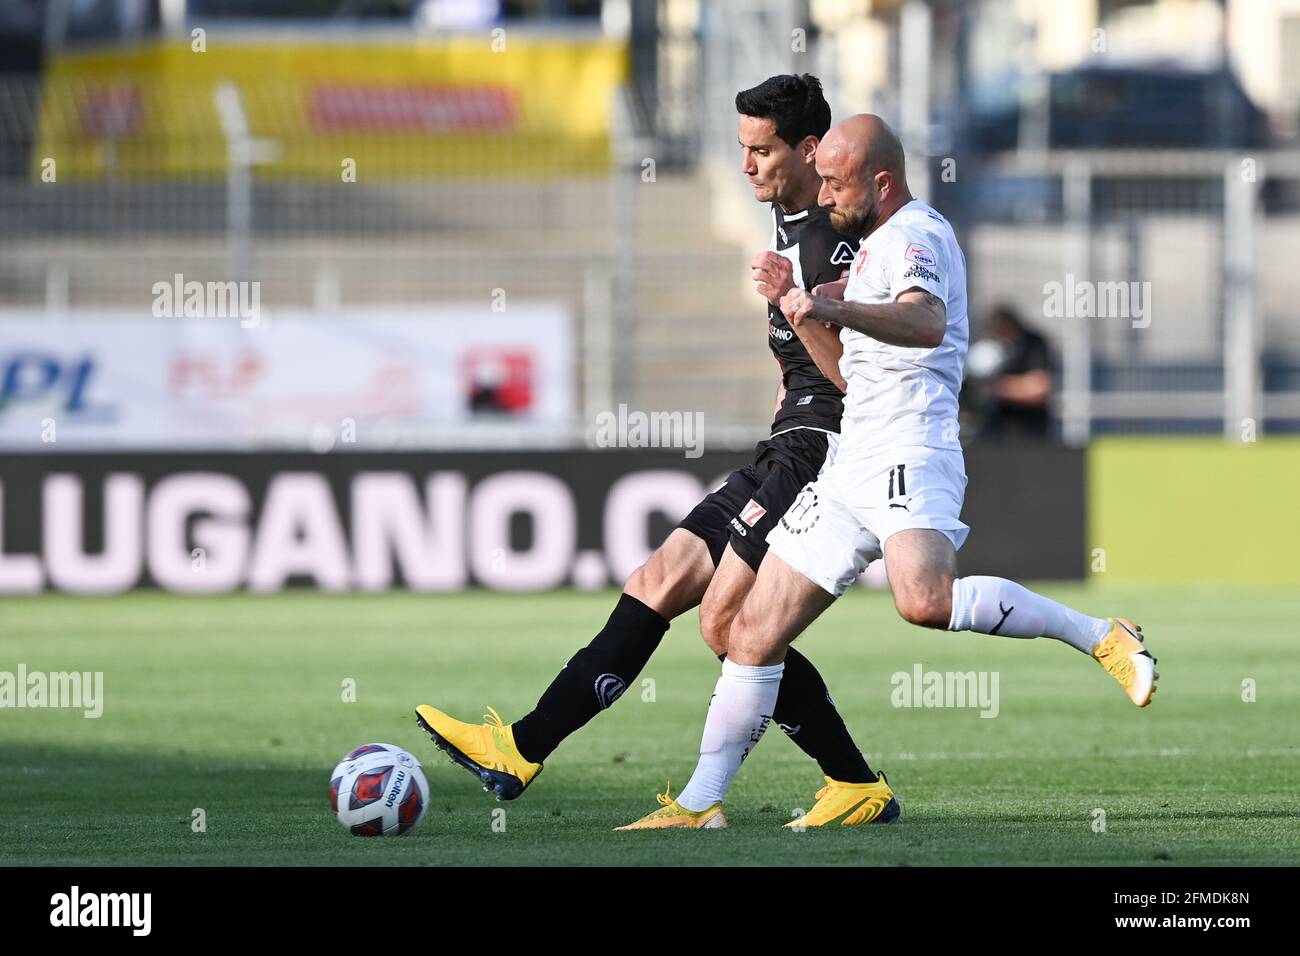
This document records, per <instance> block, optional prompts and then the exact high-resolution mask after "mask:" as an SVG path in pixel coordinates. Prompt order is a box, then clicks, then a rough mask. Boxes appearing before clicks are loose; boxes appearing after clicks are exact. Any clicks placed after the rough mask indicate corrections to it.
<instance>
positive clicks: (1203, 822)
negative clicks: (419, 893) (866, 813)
mask: <svg viewBox="0 0 1300 956" xmlns="http://www.w3.org/2000/svg"><path fill="white" fill-rule="evenodd" d="M1045 590H1047V591H1048V593H1051V594H1052V595H1053V596H1055V597H1057V598H1060V599H1062V600H1065V601H1068V602H1071V603H1074V604H1076V605H1078V606H1080V607H1081V608H1084V609H1088V610H1092V611H1095V612H1097V613H1112V614H1113V613H1119V612H1122V613H1125V614H1127V615H1130V616H1133V617H1134V618H1136V619H1137V620H1138V621H1139V622H1141V623H1142V624H1143V625H1144V626H1145V628H1146V632H1147V634H1148V635H1149V640H1150V643H1151V646H1152V648H1153V650H1154V652H1155V654H1156V655H1157V656H1158V657H1159V658H1160V671H1161V685H1160V686H1161V689H1160V693H1159V694H1158V695H1157V697H1156V699H1155V702H1154V704H1153V705H1152V706H1151V707H1150V708H1148V709H1147V710H1145V711H1138V710H1137V709H1135V708H1134V707H1133V706H1132V705H1131V704H1130V703H1129V702H1128V701H1127V699H1126V698H1125V697H1124V696H1123V694H1122V692H1121V691H1120V689H1119V688H1118V687H1117V686H1115V685H1114V684H1113V682H1112V681H1110V679H1109V678H1107V677H1106V676H1105V674H1103V673H1102V671H1101V670H1100V668H1098V667H1097V666H1096V665H1095V664H1093V663H1092V662H1090V661H1088V660H1086V659H1085V658H1084V657H1082V656H1081V655H1079V654H1078V653H1076V652H1075V651H1072V650H1070V649H1069V648H1067V647H1065V646H1064V645H1061V644H1059V643H1057V642H1054V641H1048V640H1039V641H1014V640H1004V639H998V638H991V637H984V636H977V635H969V634H960V635H959V634H948V633H940V632H929V631H923V630H920V629H917V628H913V627H910V626H908V625H906V624H904V623H903V622H901V621H900V620H899V619H898V618H897V617H896V615H895V614H894V612H893V609H892V606H891V605H890V603H889V601H888V599H887V598H886V597H884V596H882V595H879V594H867V593H854V594H851V595H850V596H849V597H847V598H846V599H845V600H843V601H841V602H840V603H839V605H837V606H836V607H835V608H832V610H831V611H830V612H829V613H828V614H827V615H826V616H825V617H824V618H823V619H822V620H821V621H819V622H818V623H817V624H816V625H815V626H814V627H813V629H812V630H811V631H810V633H809V634H807V635H806V636H805V637H804V638H802V639H801V641H800V647H801V648H802V649H803V651H804V652H805V653H806V654H807V655H808V656H809V657H811V658H812V660H813V661H814V662H815V663H817V664H818V665H819V666H820V667H821V669H822V670H823V673H824V674H825V675H826V677H827V681H828V683H829V685H830V687H831V690H832V692H833V693H834V695H835V699H836V701H837V702H838V703H839V705H840V707H841V710H842V712H843V713H844V715H845V718H846V720H847V721H848V724H849V727H850V729H851V730H852V731H853V732H854V735H855V736H856V737H857V739H858V741H859V743H860V744H861V746H862V748H863V750H864V751H865V752H866V754H867V757H868V759H869V760H870V762H871V764H872V765H873V766H876V767H883V768H884V769H885V770H886V771H887V772H888V773H889V775H890V781H891V783H892V784H893V786H894V788H895V790H896V791H897V792H898V794H899V798H900V800H901V802H902V805H903V816H902V820H901V821H900V822H899V824H897V825H895V826H890V827H884V826H876V827H858V828H841V827H833V828H829V829H827V830H824V831H821V830H816V831H808V832H805V833H794V832H791V831H786V830H783V829H781V827H780V824H782V823H784V822H785V821H787V820H789V819H790V817H791V813H792V811H793V810H794V808H796V807H807V806H809V805H810V803H811V800H812V796H813V792H814V791H815V790H816V789H817V787H818V785H819V784H820V782H821V780H820V777H819V776H818V773H817V770H816V767H815V766H814V765H813V764H812V763H811V762H810V761H808V759H807V758H806V757H804V755H803V754H802V753H801V752H800V751H799V750H798V749H797V748H796V747H795V746H794V745H793V744H791V742H790V741H788V740H787V739H785V738H784V735H782V734H781V733H780V732H778V731H776V730H773V732H771V733H769V734H768V735H767V738H766V739H765V740H764V742H763V744H762V746H761V747H759V748H758V750H757V751H756V752H755V753H754V754H753V755H752V756H751V758H750V759H749V760H748V761H747V762H746V764H745V767H744V769H743V771H742V772H741V774H740V777H739V778H738V780H737V783H736V785H735V787H734V788H733V789H732V792H731V794H730V797H729V800H728V816H729V818H730V821H731V829H729V830H727V831H724V832H708V833H682V832H671V833H633V834H616V833H611V832H610V828H611V827H613V826H615V825H617V824H621V823H625V822H627V821H629V820H632V819H634V818H635V817H637V816H639V815H641V814H642V813H644V812H646V811H647V810H649V809H652V808H653V807H654V806H655V804H654V794H655V791H656V789H662V788H663V784H664V781H665V780H667V779H671V780H672V782H673V785H674V792H676V789H677V788H678V787H679V786H680V785H681V784H682V783H684V782H685V780H686V778H687V777H688V776H689V774H690V771H691V768H692V767H693V766H694V760H695V753H696V751H697V748H698V744H699V737H700V730H701V727H702V724H703V718H704V712H705V708H706V706H707V703H708V699H709V694H710V692H711V690H712V687H713V683H714V681H715V680H716V678H717V673H718V665H717V661H716V660H715V659H714V658H712V657H711V656H710V655H709V654H708V653H707V652H706V651H705V649H704V647H703V645H702V643H701V642H700V640H699V638H698V636H697V632H696V626H697V621H696V618H695V615H693V614H692V615H687V616H685V617H683V618H682V619H681V620H679V621H678V622H677V623H676V624H675V625H674V626H673V628H672V630H671V631H670V632H669V635H668V637H667V638H666V639H665V641H664V645H663V646H662V647H661V649H660V651H659V653H658V654H657V655H656V656H655V658H654V659H653V660H651V662H650V665H649V667H648V668H647V670H646V672H645V674H644V675H643V677H646V678H653V680H654V698H655V699H654V701H653V702H645V701H643V700H642V690H641V688H640V687H639V686H634V687H632V688H630V689H629V690H628V692H627V694H626V695H625V696H624V698H623V699H622V700H621V701H620V702H619V703H618V704H617V705H616V706H615V707H614V708H613V709H611V710H610V711H609V712H608V713H605V714H602V715H601V716H600V717H598V718H597V719H596V720H595V721H593V722H592V723H591V724H590V725H588V727H587V728H585V729H584V730H583V731H581V732H580V733H578V734H576V735H575V736H573V737H571V738H570V739H569V740H568V741H566V742H565V744H564V745H563V746H561V748H560V749H559V750H558V751H557V752H556V753H555V754H554V755H553V756H552V758H551V760H550V761H549V762H548V765H547V768H546V771H545V773H543V774H542V776H541V777H540V778H539V780H538V781H537V783H536V784H534V786H533V787H532V788H531V789H530V790H529V791H528V793H527V794H526V795H525V796H524V797H523V798H521V799H520V800H518V801H515V802H514V803H506V804H498V803H496V802H495V801H493V800H492V799H491V798H490V797H489V796H488V795H487V794H485V793H483V792H482V791H481V790H480V789H479V787H478V786H477V784H476V783H475V781H474V780H472V779H471V778H470V777H469V775H467V774H466V773H464V772H463V771H462V770H460V769H458V768H456V767H454V766H453V765H451V764H450V763H449V762H448V761H446V760H445V758H443V757H442V756H441V755H440V754H438V753H437V752H436V751H435V750H434V749H433V747H432V745H431V744H430V743H429V742H428V740H427V738H425V737H424V735H423V734H422V733H420V732H419V731H418V729H417V728H416V726H415V724H414V721H413V718H412V715H411V711H412V709H413V707H414V706H415V704H417V703H421V702H426V701H427V702H431V703H436V704H438V705H439V706H441V707H443V708H445V709H447V710H449V711H451V712H452V713H455V714H458V715H460V716H463V717H467V718H474V717H476V716H477V715H478V714H479V713H481V712H482V710H483V705H484V704H492V705H494V706H495V707H497V708H498V709H499V710H500V711H501V712H502V714H503V715H504V716H505V717H506V719H507V720H509V719H512V718H514V717H517V716H519V715H521V714H522V713H524V712H525V711H526V710H528V709H529V708H530V707H531V706H532V704H533V702H534V701H535V700H536V699H537V696H538V694H539V693H540V692H541V690H542V689H543V688H544V687H545V685H546V683H547V682H548V681H549V680H550V678H551V677H552V675H553V674H554V672H555V670H556V668H557V667H558V666H559V665H560V664H562V663H563V662H564V661H565V660H567V659H568V657H569V655H570V654H571V653H572V652H573V651H574V650H575V649H576V648H577V647H578V646H580V645H581V644H583V643H585V642H586V641H587V640H588V639H589V637H590V636H591V635H592V634H593V633H594V631H595V630H596V629H597V628H598V627H599V626H600V625H601V624H602V623H603V622H604V619H605V617H606V616H607V614H608V611H609V608H610V606H611V604H612V601H613V594H612V593H605V594H594V595H590V594H573V593H556V594H547V595H540V596H502V595H497V594H487V593H470V594H465V595H456V596H426V595H413V594H391V595H376V596H322V595H318V594H313V593H305V592H301V593H290V594H286V595H279V596H250V595H241V596H227V597H220V598H183V597H174V596H164V595H157V594H132V595H129V596H125V597H118V598H111V599H88V598H66V597H41V598H37V599H31V600H13V599H11V600H8V601H5V602H3V603H2V604H0V670H3V671H11V672H12V671H15V670H16V669H17V665H18V664H19V663H20V662H22V663H25V664H26V665H27V667H28V669H29V671H38V670H39V671H60V670H79V671H87V670H89V671H103V672H104V683H105V707H104V714H103V716H102V717H100V718H99V719H97V720H88V719H85V718H84V717H82V716H81V713H80V712H79V711H67V710H50V709H46V710H31V709H21V710H9V709H6V710H0V780H3V787H2V788H0V794H2V796H3V805H4V810H3V811H2V812H0V864H5V865H13V864H58V865H83V864H183V865H198V864H250V865H259V864H266V865H272V864H348V863H361V864H388V863H396V864H406V865H422V864H428V865H442V864H457V863H467V864H492V865H496V864H501V865H512V864H627V865H654V864H728V863H731V864H888V865H901V864H912V865H926V864H1111V865H1128V864H1144V865H1150V864H1156V865H1191V864H1201V865H1225V864H1282V863H1292V864H1293V863H1294V862H1295V861H1296V859H1298V858H1300V808H1298V803H1297V800H1296V795H1295V784H1296V781H1297V779H1300V740H1297V730H1298V728H1300V648H1298V647H1297V644H1296V633H1295V622H1296V621H1297V620H1300V595H1295V594H1284V593H1279V592H1258V593H1249V592H1241V591H1223V592H1214V591H1207V590H1197V591H1176V590H1164V591H1156V592H1151V591H1125V590H1119V589H1115V590H1107V591H1105V592H1095V591H1094V592H1088V591H1086V590H1084V589H1082V588H1074V587H1052V588H1047V589H1045ZM1099 602H1101V603H1099ZM917 662H920V663H921V664H922V665H923V666H924V667H925V668H926V669H927V670H941V671H948V670H955V671H965V670H986V671H996V672H998V674H999V675H1000V692H1001V700H1000V713H999V715H998V716H997V717H996V718H994V719H983V718H980V717H979V716H978V714H977V712H976V711H975V710H956V709H947V710H944V709H905V708H895V707H893V706H892V705H891V703H890V692H891V685H890V676H891V675H892V674H893V673H894V672H896V671H909V672H910V670H911V669H912V667H913V665H914V664H915V663H917ZM345 678H353V679H355V681H356V686H357V701H356V702H355V703H344V702H342V700H341V687H342V682H343V681H344V679H345ZM1245 678H1253V679H1254V680H1255V681H1256V682H1257V687H1258V690H1257V695H1258V699H1257V701H1256V702H1254V703H1245V702H1243V701H1242V699H1241V696H1242V693H1241V687H1242V681H1243V679H1245ZM372 740H379V741H387V742H391V743H396V744H400V745H403V746H405V747H407V748H409V749H410V750H411V751H412V752H414V753H415V754H416V755H417V756H418V757H420V758H421V759H422V760H424V762H425V768H426V771H427V773H428V776H429V783H430V787H431V789H432V800H431V806H430V809H429V813H428V815H427V816H426V817H425V820H424V822H423V823H422V824H421V825H420V827H419V828H418V829H417V830H416V831H415V833H414V834H412V835H411V836H409V837H405V838H401V839H394V840H374V839H370V840H367V839H360V838H354V837H351V836H349V835H348V834H346V833H344V831H343V830H342V829H341V828H340V827H339V826H338V824H337V823H336V822H335V820H334V819H333V816H332V815H331V813H330V812H329V806H328V798H327V787H328V775H329V770H330V768H331V767H332V766H333V765H334V763H335V762H336V761H337V760H338V759H339V758H340V757H341V756H342V755H343V754H344V753H346V752H347V751H348V750H349V749H351V748H352V747H353V746H355V745H357V744H360V743H364V742H367V741H372ZM196 807H201V808H203V809H204V810H205V811H206V815H207V832H206V833H194V832H192V831H191V826H190V822H191V811H192V809H193V808H196ZM1095 808H1100V809H1102V810H1104V811H1105V814H1106V821H1105V822H1106V830H1105V832H1104V833H1096V832H1094V831H1093V827H1092V823H1093V811H1094V809H1095ZM499 810H504V812H505V816H504V823H505V829H504V832H497V831H496V830H494V827H493V823H494V811H499ZM495 819H496V820H497V821H498V822H499V821H500V819H501V818H500V817H499V816H498V817H497V818H495Z"/></svg>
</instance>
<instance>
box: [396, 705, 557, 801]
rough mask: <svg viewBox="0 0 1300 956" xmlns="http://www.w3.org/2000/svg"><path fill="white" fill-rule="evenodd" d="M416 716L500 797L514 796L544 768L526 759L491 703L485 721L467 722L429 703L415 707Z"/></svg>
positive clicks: (440, 744)
mask: <svg viewBox="0 0 1300 956" xmlns="http://www.w3.org/2000/svg"><path fill="white" fill-rule="evenodd" d="M415 719H416V722H417V723H419V725H420V726H421V727H423V728H424V729H425V730H426V731H428V734H429V736H430V737H432V738H433V742H434V743H435V744H437V745H438V749H439V750H441V751H442V752H443V753H445V754H447V756H449V757H451V759H452V760H454V761H455V762H456V763H458V764H460V765H461V766H462V767H464V768H465V769H466V770H468V771H469V772H470V773H472V774H473V775H474V776H476V777H478V778H479V780H480V781H481V782H482V784H483V789H484V790H488V791H491V792H492V793H495V794H496V797H497V799H498V800H513V799H514V798H515V797H517V796H519V795H520V794H521V793H523V792H524V791H525V790H526V789H528V785H529V784H530V783H532V782H533V780H534V779H536V777H537V775H538V774H539V773H541V772H542V765H541V764H539V763H530V762H529V761H527V760H525V759H524V756H523V754H521V753H520V752H519V748H518V747H517V746H515V735H514V732H513V731H512V730H511V729H510V725H509V724H507V723H505V722H504V721H503V720H502V719H501V716H500V715H499V714H498V713H497V712H496V711H495V710H493V709H492V708H491V707H489V708H488V712H487V713H486V714H484V715H483V719H484V720H485V721H487V723H485V724H467V723H465V722H464V721H463V720H457V719H456V718H454V717H449V716H448V715H447V714H444V713H443V712H442V711H440V710H439V709H438V708H436V707H430V706H429V705H428V704H421V705H420V706H419V707H417V708H415Z"/></svg>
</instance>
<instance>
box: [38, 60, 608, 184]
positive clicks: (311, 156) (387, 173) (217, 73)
mask: <svg viewBox="0 0 1300 956" xmlns="http://www.w3.org/2000/svg"><path fill="white" fill-rule="evenodd" d="M626 74H627V51H626V47H625V45H624V44H621V43H617V42H612V41H608V40H603V39H592V40H573V39H549V38H531V37H517V36H510V37H509V39H508V45H507V47H506V49H504V50H502V51H500V52H496V51H494V50H493V49H492V46H491V40H490V39H489V38H487V37H481V38H479V37H476V38H457V39H442V40H425V39H412V40H410V41H406V42H394V41H387V42H379V41H366V42H353V43H348V44H346V45H343V44H337V43H329V42H324V41H320V40H285V41H279V40H277V41H274V42H270V41H265V42H263V41H249V40H239V41H228V40H225V39H223V38H222V37H221V36H219V35H213V36H210V37H208V38H207V48H206V51H205V52H195V51H194V50H192V49H191V47H190V44H189V43H188V42H177V41H167V42H161V41H160V42H156V43H150V44H146V45H143V46H140V47H137V48H133V49H122V50H111V51H98V52H84V53H72V54H64V55H61V56H59V57H57V58H56V59H55V60H54V61H53V62H51V63H50V65H49V66H48V67H47V69H46V74H45V78H44V89H43V93H42V107H41V118H40V132H39V138H38V144H37V148H36V151H35V155H34V156H33V157H32V164H31V166H32V170H33V176H38V175H39V173H40V163H41V161H42V159H44V158H46V157H52V158H54V159H56V161H57V165H58V171H59V177H60V179H63V178H65V177H67V178H72V179H88V178H100V177H105V176H112V177H121V178H156V177H189V176H217V175H221V174H223V173H224V171H225V169H226V153H225V140H224V137H223V135H222V131H221V126H220V121H219V118H218V114H217V111H216V107H215V105H214V102H213V92H214V90H215V89H216V87H217V85H218V84H219V83H221V82H222V81H227V80H229V81H232V82H233V83H234V84H235V85H236V86H237V87H238V89H239V90H240V93H241V98H242V101H243V104H244V109H245V113H246V115H247V117H248V123H249V128H250V131H251V133H252V135H253V136H255V137H259V138H265V139H269V140H273V141H275V143H276V153H275V155H274V158H272V159H271V160H270V161H268V162H267V163H265V164H263V165H259V166H258V169H257V174H258V175H259V176H261V177H264V178H275V177H293V178H302V177H308V178H339V177H341V175H342V170H343V168H344V160H347V159H351V160H353V161H354V163H355V166H356V170H357V176H358V179H360V178H361V177H370V176H379V177H399V176H456V177H484V178H490V177H498V176H502V175H510V176H512V177H515V178H544V177H548V176H557V175H570V174H585V173H600V172H604V171H607V170H608V168H609V165H610V158H611V157H610V116H609V112H610V104H611V102H612V97H613V92H614V90H615V89H616V88H617V87H618V86H619V85H620V84H622V83H623V82H624V80H625V77H626Z"/></svg>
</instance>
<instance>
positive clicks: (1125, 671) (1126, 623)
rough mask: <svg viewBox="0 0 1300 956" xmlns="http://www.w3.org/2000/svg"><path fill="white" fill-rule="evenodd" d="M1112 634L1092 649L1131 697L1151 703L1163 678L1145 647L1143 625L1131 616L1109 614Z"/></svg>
mask: <svg viewBox="0 0 1300 956" xmlns="http://www.w3.org/2000/svg"><path fill="white" fill-rule="evenodd" d="M1106 620H1108V621H1110V633H1109V634H1107V635H1106V636H1105V637H1104V638H1102V639H1101V642H1100V643H1099V644H1098V645H1097V646H1096V647H1094V648H1093V649H1092V656H1093V657H1094V658H1095V659H1096V661H1097V663H1098V664H1100V665H1101V666H1102V667H1104V668H1105V669H1106V673H1107V674H1109V675H1110V676H1111V677H1113V678H1115V679H1116V680H1117V681H1119V683H1120V686H1121V687H1123V688H1124V693H1126V694H1128V699H1129V700H1131V701H1133V703H1135V704H1137V705H1138V706H1139V707H1145V706H1146V705H1147V704H1149V703H1151V698H1152V696H1154V695H1155V692H1156V681H1157V680H1158V679H1159V678H1160V674H1159V672H1158V671H1157V670H1156V659H1155V658H1154V657H1152V656H1151V652H1150V651H1148V650H1147V649H1146V648H1145V647H1143V646H1142V628H1140V627H1138V626H1137V625H1136V624H1134V623H1133V622H1132V621H1130V620H1129V619H1128V618H1124V617H1108V618H1106Z"/></svg>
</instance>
